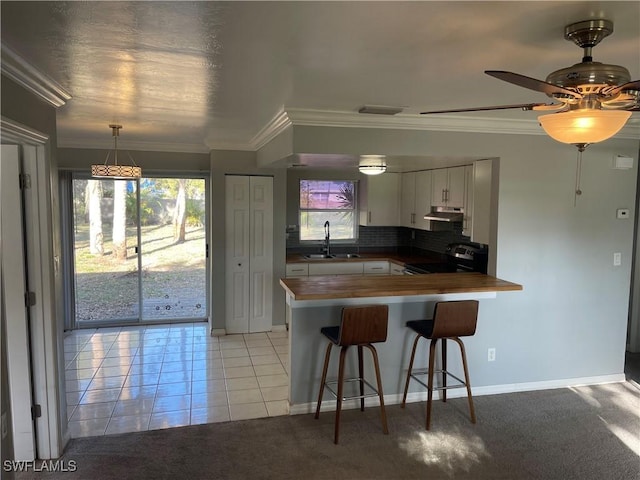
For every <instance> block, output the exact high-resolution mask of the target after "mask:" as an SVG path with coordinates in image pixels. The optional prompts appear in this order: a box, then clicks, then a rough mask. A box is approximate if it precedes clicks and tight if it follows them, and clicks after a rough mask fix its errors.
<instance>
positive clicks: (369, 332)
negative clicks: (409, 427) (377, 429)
mask: <svg viewBox="0 0 640 480" xmlns="http://www.w3.org/2000/svg"><path fill="white" fill-rule="evenodd" d="M388 317H389V307H388V306H387V305H364V306H354V307H344V308H343V309H342V319H341V321H340V326H339V327H324V328H322V329H320V332H321V333H322V334H323V335H325V336H326V337H327V338H328V339H329V345H327V352H326V354H325V357H324V368H323V370H322V381H321V382H320V393H319V394H318V404H317V407H316V415H315V418H318V417H319V415H320V406H321V404H322V395H323V393H324V388H325V386H326V387H327V390H329V391H330V392H331V393H332V394H333V395H334V396H335V397H336V399H337V402H338V403H337V406H336V426H335V436H334V440H333V441H334V443H336V444H337V443H338V436H339V434H340V411H341V410H342V402H343V401H344V400H352V399H357V398H359V399H360V410H362V411H364V399H365V398H366V397H372V396H376V395H377V396H378V397H379V398H380V414H381V416H382V430H383V431H384V433H385V434H388V433H389V429H388V428H387V415H386V413H385V411H384V398H383V393H382V380H381V378H380V366H379V364H378V353H377V352H376V349H375V347H374V346H373V345H372V344H373V343H378V342H385V341H386V340H387V321H388ZM333 345H337V346H340V347H342V348H341V350H340V365H339V369H338V380H336V381H329V382H327V369H328V367H329V357H330V356H331V348H332V347H333ZM353 345H356V346H357V347H358V377H355V378H347V379H345V378H344V361H345V357H346V353H347V350H348V348H349V347H350V346H353ZM363 347H366V348H367V349H369V351H370V352H371V355H372V356H373V365H374V367H375V371H376V380H377V384H378V388H377V389H376V388H375V387H373V385H371V384H370V383H369V382H367V381H366V380H365V379H364V375H363V369H364V368H363V367H364V362H363V359H362V351H363V350H362V349H363ZM344 382H358V383H359V387H360V394H359V395H354V396H350V397H345V396H344V395H343V387H344ZM336 385H337V391H335V390H334V389H333V388H332V387H334V386H336ZM365 386H366V387H368V390H371V391H372V393H365Z"/></svg>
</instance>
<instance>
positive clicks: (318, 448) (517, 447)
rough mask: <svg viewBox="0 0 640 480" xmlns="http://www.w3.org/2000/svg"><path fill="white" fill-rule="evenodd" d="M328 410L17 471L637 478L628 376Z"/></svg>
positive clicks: (84, 450) (117, 440) (78, 452)
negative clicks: (339, 414)
mask: <svg viewBox="0 0 640 480" xmlns="http://www.w3.org/2000/svg"><path fill="white" fill-rule="evenodd" d="M475 403H476V412H477V416H478V423H477V424H476V425H472V424H471V423H469V421H468V411H467V404H466V399H464V398H457V399H453V400H449V401H448V402H447V403H446V404H445V403H442V402H436V403H435V404H434V411H433V426H432V430H431V431H430V432H426V431H425V430H424V429H423V428H424V414H425V412H424V403H414V404H411V405H408V407H407V409H406V410H402V409H401V408H400V407H399V406H398V405H393V406H389V407H387V414H388V417H389V429H390V434H389V435H383V434H382V432H381V427H380V421H379V412H378V409H377V408H374V407H372V408H368V409H367V410H366V411H365V412H364V413H362V412H360V411H357V410H356V411H354V410H351V411H347V412H345V413H344V416H343V423H342V428H341V443H340V445H334V444H333V441H332V440H333V419H334V415H333V412H327V413H323V414H321V416H320V420H314V418H313V416H312V415H296V416H290V417H275V418H265V419H257V420H245V421H238V422H227V423H218V424H209V425H201V426H189V427H182V428H175V429H169V430H156V431H149V432H141V433H132V434H122V435H108V436H102V437H93V438H83V439H76V440H73V441H72V442H71V443H70V444H69V446H68V448H67V451H66V452H65V455H64V457H63V460H64V461H65V462H67V463H68V462H70V461H71V460H73V461H74V462H76V465H77V471H75V472H65V473H51V472H38V473H33V472H30V473H20V474H16V476H15V478H17V479H20V480H22V479H52V478H60V479H65V480H72V479H85V480H86V479H183V478H184V479H305V480H307V479H418V478H419V479H451V478H455V479H473V480H482V479H491V480H495V479H509V480H513V479H517V480H520V479H544V480H552V479H558V480H568V479H580V480H590V479H593V480H602V479H607V480H615V479H620V480H632V479H638V478H640V390H638V388H637V387H636V386H635V385H634V384H631V383H628V382H625V383H617V384H607V385H599V386H590V387H580V388H572V389H567V388H563V389H555V390H545V391H537V392H526V393H513V394H503V395H491V396H483V397H476V399H475Z"/></svg>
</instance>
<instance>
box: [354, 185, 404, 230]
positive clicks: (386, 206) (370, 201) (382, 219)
mask: <svg viewBox="0 0 640 480" xmlns="http://www.w3.org/2000/svg"><path fill="white" fill-rule="evenodd" d="M359 198H360V225H365V226H377V227H386V226H396V225H398V215H399V212H400V174H398V173H383V174H382V175H371V176H368V177H366V178H365V179H364V180H363V181H362V182H360V191H359Z"/></svg>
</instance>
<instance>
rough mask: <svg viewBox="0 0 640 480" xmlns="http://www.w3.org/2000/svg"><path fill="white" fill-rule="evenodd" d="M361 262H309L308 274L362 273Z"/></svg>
mask: <svg viewBox="0 0 640 480" xmlns="http://www.w3.org/2000/svg"><path fill="white" fill-rule="evenodd" d="M362 272H363V266H362V262H318V263H310V264H309V275H362Z"/></svg>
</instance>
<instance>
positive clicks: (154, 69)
mask: <svg viewBox="0 0 640 480" xmlns="http://www.w3.org/2000/svg"><path fill="white" fill-rule="evenodd" d="M1 8H2V30H1V32H2V46H3V62H5V60H6V58H7V55H8V53H11V52H13V54H17V57H16V58H19V59H20V61H22V60H24V61H26V63H25V64H26V65H30V66H32V67H35V68H36V69H37V71H38V72H40V73H41V74H43V75H44V76H46V77H48V78H49V79H51V80H53V81H54V82H55V83H57V84H58V85H59V86H60V87H62V89H64V90H65V91H67V92H68V93H69V94H70V95H71V99H69V100H68V101H66V103H65V104H64V105H63V106H61V107H59V108H58V136H59V138H58V144H59V145H60V146H63V147H64V146H68V147H80V146H84V147H86V146H93V147H95V148H108V147H109V146H110V145H112V143H111V142H112V140H111V130H110V129H109V127H108V125H109V124H110V123H114V122H116V123H120V124H122V125H123V129H122V131H121V145H122V146H123V148H130V149H149V150H161V149H162V150H168V151H185V152H187V151H191V152H208V151H209V150H211V149H243V150H255V149H256V148H259V146H260V145H261V141H263V140H264V139H265V138H266V137H265V132H266V131H268V130H269V128H270V125H272V124H273V122H274V119H278V118H282V114H283V112H284V113H285V114H286V113H287V112H292V113H291V114H290V117H292V118H293V116H294V112H295V113H296V114H297V115H298V116H300V115H302V116H305V115H306V117H307V118H320V117H322V118H325V119H327V118H333V117H336V118H337V117H340V116H342V117H344V118H349V119H350V121H351V122H353V123H354V124H355V123H357V122H358V119H359V118H362V119H363V121H364V120H367V121H369V119H365V118H364V117H372V116H371V115H361V114H358V113H357V111H358V109H359V108H360V107H361V106H363V105H388V106H400V107H403V108H404V110H403V112H402V113H401V114H400V115H397V116H394V117H388V116H385V117H384V122H385V125H390V124H391V125H393V122H396V121H397V122H399V125H400V124H402V125H406V124H407V123H412V122H413V123H412V125H413V126H415V124H416V122H420V121H422V120H424V119H425V118H426V117H425V116H419V112H420V111H423V110H427V109H428V110H433V109H448V108H464V107H477V106H486V105H500V104H511V103H530V102H544V101H548V100H549V99H548V98H547V97H546V96H544V94H542V93H537V92H534V91H531V90H526V89H524V88H520V87H517V86H514V85H511V84H508V83H505V82H501V81H499V80H497V79H494V78H491V77H489V76H488V75H485V74H484V73H483V71H484V70H485V69H495V70H509V71H513V72H517V73H521V74H523V75H527V76H530V77H534V78H538V79H542V80H544V79H545V78H546V76H547V74H549V73H550V72H551V71H554V70H557V69H559V68H562V67H566V66H569V65H572V64H574V63H578V62H579V61H580V60H581V58H582V50H581V49H580V48H578V47H577V46H576V45H574V44H573V43H572V42H568V41H566V40H564V38H563V31H564V27H565V25H567V24H569V23H572V22H576V21H580V20H585V19H589V18H607V19H609V20H612V21H613V22H614V26H615V30H614V33H613V35H611V36H610V37H608V38H607V39H605V40H604V41H603V42H602V43H601V44H600V45H598V46H597V47H595V48H594V60H596V61H602V62H604V63H612V64H618V65H623V66H625V67H626V68H627V69H628V70H629V71H630V73H631V77H632V79H638V78H640V2H608V1H602V2H579V1H569V2H556V1H544V2H542V1H536V2H480V1H474V2H456V1H448V2H431V1H427V2H340V1H337V2H303V1H300V2H207V1H204V2H184V1H180V2H155V1H144V2H57V1H56V2H13V1H2V2H1ZM27 70H28V69H27ZM460 116H462V117H464V118H465V119H467V120H468V118H469V117H471V118H472V119H473V121H476V120H475V119H477V121H479V122H482V121H487V119H492V120H494V121H495V120H497V119H507V120H512V119H518V120H527V121H531V122H532V123H535V119H536V116H537V114H536V113H535V112H522V111H519V110H515V111H500V112H482V113H480V112H475V113H465V114H460ZM639 116H640V113H639V112H636V113H634V114H633V116H632V118H631V120H629V122H630V124H633V125H640V121H639ZM377 118H380V117H376V119H377ZM443 118H444V117H443ZM429 121H430V122H437V121H439V120H438V119H436V118H435V117H434V116H429ZM294 124H295V123H294ZM369 153H371V152H369Z"/></svg>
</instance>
